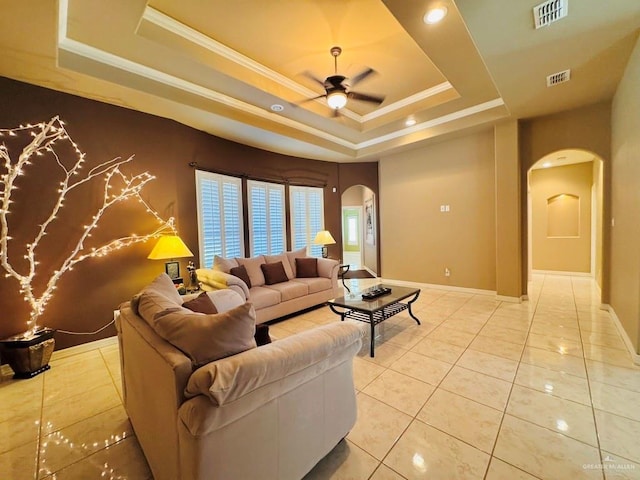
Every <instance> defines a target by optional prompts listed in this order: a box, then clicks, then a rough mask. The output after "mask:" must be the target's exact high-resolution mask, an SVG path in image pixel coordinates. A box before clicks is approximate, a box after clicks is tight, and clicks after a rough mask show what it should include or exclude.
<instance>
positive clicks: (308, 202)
mask: <svg viewBox="0 0 640 480" xmlns="http://www.w3.org/2000/svg"><path fill="white" fill-rule="evenodd" d="M290 192H291V244H292V246H293V249H294V250H297V249H299V248H303V247H306V248H307V252H308V253H309V255H311V256H313V257H320V256H322V245H313V243H312V242H313V239H314V238H315V236H316V234H317V233H318V232H319V231H320V230H323V229H324V194H323V189H322V188H317V187H291V190H290Z"/></svg>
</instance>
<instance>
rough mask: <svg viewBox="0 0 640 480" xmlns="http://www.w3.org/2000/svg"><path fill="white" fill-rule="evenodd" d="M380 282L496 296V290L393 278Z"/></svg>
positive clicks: (383, 279) (381, 279)
mask: <svg viewBox="0 0 640 480" xmlns="http://www.w3.org/2000/svg"><path fill="white" fill-rule="evenodd" d="M379 280H380V281H381V282H389V283H395V284H396V285H401V286H405V287H414V288H433V289H434V290H449V291H452V292H461V293H472V294H474V295H492V296H495V295H496V292H495V290H481V289H479V288H468V287H455V286H453V285H440V284H437V283H419V282H408V281H406V280H394V279H391V278H380V279H379Z"/></svg>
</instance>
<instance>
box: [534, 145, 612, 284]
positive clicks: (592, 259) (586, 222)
mask: <svg viewBox="0 0 640 480" xmlns="http://www.w3.org/2000/svg"><path fill="white" fill-rule="evenodd" d="M602 219H603V167H602V159H601V158H600V157H598V156H597V155H595V154H594V153H592V152H589V151H585V150H579V149H566V150H559V151H556V152H553V153H550V154H548V155H546V156H544V157H543V158H541V159H540V160H538V161H537V162H536V163H535V164H534V165H533V166H532V167H531V168H530V169H529V171H528V173H527V222H528V238H527V242H528V278H529V280H530V281H531V279H532V275H533V273H545V274H556V275H573V276H588V277H592V278H594V279H595V280H596V283H597V284H598V286H599V287H601V285H602V250H603V248H602V232H603V227H604V226H603V220H602Z"/></svg>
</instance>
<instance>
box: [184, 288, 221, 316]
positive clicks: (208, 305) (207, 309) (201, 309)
mask: <svg viewBox="0 0 640 480" xmlns="http://www.w3.org/2000/svg"><path fill="white" fill-rule="evenodd" d="M182 306H183V307H184V308H188V309H189V310H191V311H192V312H197V313H206V314H207V315H209V314H212V313H218V309H217V308H216V306H215V305H214V304H213V302H212V301H211V299H210V298H209V295H207V292H202V293H201V294H200V295H198V296H197V297H196V298H193V299H191V300H189V301H188V302H184V303H183V304H182Z"/></svg>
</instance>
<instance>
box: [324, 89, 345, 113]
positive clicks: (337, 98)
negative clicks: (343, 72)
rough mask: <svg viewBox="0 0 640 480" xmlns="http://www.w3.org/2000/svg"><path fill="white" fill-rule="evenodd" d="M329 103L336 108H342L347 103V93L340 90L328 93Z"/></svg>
mask: <svg viewBox="0 0 640 480" xmlns="http://www.w3.org/2000/svg"><path fill="white" fill-rule="evenodd" d="M327 104H328V105H329V106H330V107H331V108H333V109H334V110H340V109H341V108H342V107H344V106H345V105H346V104H347V94H346V93H345V92H342V91H340V90H338V91H335V92H331V93H329V94H328V95H327Z"/></svg>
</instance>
